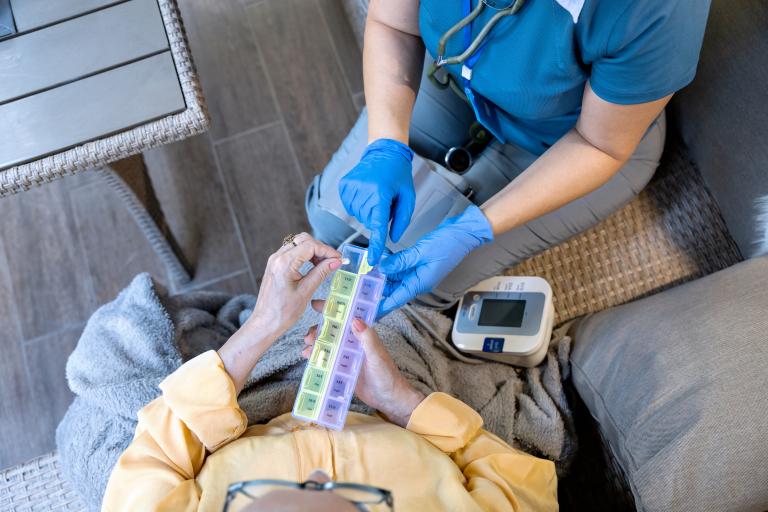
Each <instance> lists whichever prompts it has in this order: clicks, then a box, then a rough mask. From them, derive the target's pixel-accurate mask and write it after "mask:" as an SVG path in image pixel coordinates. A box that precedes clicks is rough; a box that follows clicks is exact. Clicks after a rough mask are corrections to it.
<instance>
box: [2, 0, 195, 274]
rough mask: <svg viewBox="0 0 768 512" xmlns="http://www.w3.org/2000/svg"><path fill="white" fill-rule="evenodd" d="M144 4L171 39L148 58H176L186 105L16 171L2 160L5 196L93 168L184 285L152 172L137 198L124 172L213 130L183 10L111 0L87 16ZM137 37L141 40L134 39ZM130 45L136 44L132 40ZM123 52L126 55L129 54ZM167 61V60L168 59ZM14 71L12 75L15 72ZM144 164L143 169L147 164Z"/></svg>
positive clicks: (163, 1)
mask: <svg viewBox="0 0 768 512" xmlns="http://www.w3.org/2000/svg"><path fill="white" fill-rule="evenodd" d="M140 1H141V2H143V3H142V6H141V7H142V8H144V9H145V10H147V6H149V8H152V9H154V15H155V16H157V8H156V7H159V14H160V16H161V19H162V22H161V23H162V25H163V26H164V28H165V33H166V36H167V46H166V48H164V49H163V50H162V51H155V52H154V53H152V54H149V55H148V56H147V59H146V60H149V59H154V58H157V57H158V55H161V56H166V55H168V54H169V55H170V57H171V58H172V63H173V66H174V67H175V71H176V75H177V77H178V85H179V86H180V89H181V96H183V102H184V105H185V107H184V108H183V109H182V110H180V111H176V112H174V113H172V114H170V115H166V116H164V117H161V118H154V119H152V120H150V121H149V122H144V123H142V124H139V125H133V126H130V127H129V128H127V129H124V130H121V131H117V132H115V131H112V132H109V133H105V134H103V135H101V136H96V137H89V140H88V141H87V142H84V143H80V144H78V145H75V146H74V147H69V148H67V149H65V150H62V151H59V152H53V153H51V152H48V153H46V154H45V155H44V156H41V157H40V158H37V159H29V158H27V159H25V161H24V162H23V163H21V164H19V165H15V166H13V167H6V168H4V169H3V168H2V162H0V197H3V196H7V195H10V194H15V193H18V192H21V191H24V190H28V189H29V188H31V187H33V186H37V185H42V184H43V183H47V182H50V181H52V180H54V179H56V178H59V177H61V176H66V175H71V174H75V173H77V172H79V171H83V170H87V169H95V170H96V171H97V172H98V175H99V176H100V177H101V178H102V179H104V180H105V181H106V182H107V183H108V184H109V186H110V187H112V188H113V189H114V190H116V192H117V193H118V196H119V197H120V198H121V199H122V200H123V202H124V203H125V205H126V207H127V208H128V209H129V211H130V213H131V215H132V216H133V217H134V219H135V221H136V222H137V224H138V226H139V228H140V229H141V230H142V232H143V233H144V235H145V236H146V237H147V240H148V241H149V243H150V245H151V246H152V248H153V250H154V251H155V252H156V253H157V254H158V256H159V257H160V259H161V261H162V262H163V264H164V266H165V268H166V271H167V273H168V277H169V279H170V280H171V282H172V283H174V284H176V285H182V284H184V283H186V282H188V281H189V280H190V279H191V276H190V274H191V272H190V270H191V269H190V267H189V265H188V264H187V263H186V261H185V259H184V258H183V256H182V255H181V251H180V250H179V247H178V244H177V243H176V241H175V239H174V237H173V235H172V234H171V231H170V229H168V226H167V224H166V223H165V220H164V217H163V215H162V210H161V208H160V206H159V203H158V201H157V198H156V197H155V194H154V190H153V189H152V187H151V181H150V180H149V177H148V175H147V174H146V169H145V172H144V173H145V177H146V179H145V183H146V184H147V185H146V188H145V189H144V190H142V191H141V193H140V194H137V192H138V191H137V190H136V189H134V188H133V186H134V184H133V183H132V182H129V181H127V180H125V179H124V178H123V173H122V172H121V171H122V170H123V169H125V168H126V167H127V166H126V165H125V163H124V162H123V163H121V162H120V161H121V160H123V159H126V158H128V157H133V158H135V159H140V158H141V156H140V154H141V153H142V152H143V151H145V150H147V149H150V148H153V147H157V146H160V145H163V144H167V143H170V142H174V141H179V140H182V139H184V138H187V137H190V136H193V135H196V134H199V133H202V132H204V131H205V130H207V128H208V126H209V118H208V113H207V110H206V107H205V102H204V99H203V96H202V91H201V88H200V83H199V81H198V78H197V74H196V71H195V68H194V64H193V62H192V56H191V54H190V51H189V46H188V44H187V40H186V35H185V33H184V28H183V25H182V20H181V17H180V14H179V11H178V7H177V5H176V2H175V1H174V0H157V6H156V7H155V6H154V4H151V5H150V4H147V2H146V0H130V1H129V2H126V3H124V4H118V5H117V7H113V6H112V5H111V4H108V3H106V2H105V6H104V7H103V8H102V9H101V10H100V11H98V10H97V12H94V11H90V12H86V13H84V16H83V18H85V17H86V16H91V17H94V18H95V17H96V16H98V15H101V16H102V19H103V16H104V14H102V13H103V12H106V11H108V10H109V9H111V8H118V7H120V8H127V7H131V5H138V4H139V2H140ZM129 4H130V5H129ZM19 5H22V4H19ZM64 23H69V21H68V20H65V22H63V23H62V24H61V25H64ZM126 23H127V22H126ZM159 26H160V21H157V26H156V27H155V28H158V27H159ZM54 28H58V27H54ZM47 29H48V27H47V26H43V29H42V30H37V29H35V30H30V31H29V32H28V33H29V34H33V32H34V33H40V32H45V30H47ZM158 30H159V28H158ZM25 35H26V34H25V33H24V32H21V33H20V34H19V36H18V38H19V39H21V38H22V37H24V36H25ZM129 36H130V34H129ZM29 39H31V38H29ZM133 39H136V38H135V37H134V38H133ZM129 42H131V44H132V40H131V41H129ZM4 43H5V41H0V51H1V50H2V48H3V46H2V45H3V44H4ZM15 44H16V45H17V46H21V45H19V44H18V42H15ZM39 44H42V43H39ZM112 44H113V47H114V46H115V45H117V44H119V41H118V42H113V43H112ZM163 44H165V41H163ZM114 51H115V52H117V53H120V52H121V51H122V50H121V49H120V48H118V49H117V50H114ZM123 53H125V52H124V51H123ZM165 58H166V59H167V56H166V57H165ZM19 60H21V59H19ZM136 60H137V59H134V60H133V61H128V62H127V64H132V63H133V62H135V61H136ZM169 66H170V64H169ZM106 70H107V71H106V72H111V71H112V70H113V68H111V67H107V68H106ZM10 71H11V72H12V71H13V70H10ZM2 73H3V69H2V68H1V67H0V77H2ZM99 73H101V71H97V72H93V73H91V74H90V75H86V78H89V77H90V76H95V75H98V74H99ZM65 78H66V77H65ZM70 82H71V80H70ZM63 83H64V85H63V86H62V87H61V89H64V88H65V87H68V86H69V85H68V84H69V82H63ZM174 85H175V84H174ZM57 87H59V85H56V86H51V87H48V88H47V89H40V90H42V91H43V92H44V93H46V92H48V91H52V90H55V89H56V88H57ZM29 96H30V95H27V96H26V97H25V96H19V98H21V100H20V101H24V100H25V99H26V98H27V97H29ZM10 104H11V102H10V100H9V101H6V102H5V104H3V101H2V98H0V109H2V108H4V107H6V106H7V105H10ZM11 106H12V105H11ZM122 108H123V110H124V111H127V110H130V108H131V105H123V106H122ZM110 115H111V112H109V111H107V112H96V113H95V114H94V115H93V116H92V117H94V118H96V117H98V118H99V120H100V121H103V120H104V119H109V117H108V116H110ZM86 119H87V117H86ZM33 135H34V133H33ZM136 163H137V162H133V163H132V164H133V165H135V164H136ZM138 163H141V164H142V165H143V161H140V162H138ZM139 197H143V198H145V203H142V202H141V201H140V199H139Z"/></svg>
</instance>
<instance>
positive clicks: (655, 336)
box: [572, 257, 768, 512]
mask: <svg viewBox="0 0 768 512" xmlns="http://www.w3.org/2000/svg"><path fill="white" fill-rule="evenodd" d="M766 276H768V257H763V258H756V259H753V260H748V261H746V262H743V263H740V264H738V265H735V266H733V267H731V268H728V269H726V270H723V271H721V272H718V273H716V274H712V275H710V276H708V277H705V278H702V279H699V280H698V281H694V282H692V283H688V284H685V285H682V286H678V287H676V288H673V289H671V290H668V291H666V292H663V293H660V294H657V295H654V296H652V297H648V298H645V299H642V300H639V301H636V302H633V303H631V304H627V305H624V306H619V307H616V308H612V309H609V310H606V311H603V312H600V313H597V314H595V315H593V316H591V317H588V318H586V319H584V320H583V321H582V322H580V324H579V325H578V326H577V328H576V331H575V337H574V340H575V341H574V350H573V354H572V368H573V382H574V385H575V387H576V389H577V390H578V392H579V394H580V395H581V397H582V398H583V400H584V402H585V403H586V405H587V407H588V408H589V410H590V412H591V414H592V416H594V418H595V419H596V420H597V422H598V423H599V425H600V429H601V431H602V433H603V435H604V437H605V438H606V440H607V441H608V444H609V446H610V448H611V450H612V451H613V453H614V455H615V456H616V458H617V460H618V461H619V463H620V464H621V466H622V468H623V469H624V472H625V473H626V475H627V478H628V480H629V483H630V486H631V487H632V492H633V494H634V496H635V500H636V503H637V506H638V509H639V510H647V511H665V512H666V511H688V510H691V511H697V512H700V511H705V510H712V511H726V510H738V511H742V510H744V511H747V510H755V511H763V510H768V435H767V434H766V432H767V431H766V425H768V334H767V333H768V314H767V313H768V287H766V279H765V278H766Z"/></svg>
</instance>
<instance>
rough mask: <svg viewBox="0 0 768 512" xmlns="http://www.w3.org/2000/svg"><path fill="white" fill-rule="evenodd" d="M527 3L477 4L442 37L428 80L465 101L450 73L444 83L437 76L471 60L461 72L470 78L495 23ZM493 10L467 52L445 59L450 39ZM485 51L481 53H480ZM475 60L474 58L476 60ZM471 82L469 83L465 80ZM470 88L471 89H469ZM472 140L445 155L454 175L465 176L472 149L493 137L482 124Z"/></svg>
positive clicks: (487, 0)
mask: <svg viewBox="0 0 768 512" xmlns="http://www.w3.org/2000/svg"><path fill="white" fill-rule="evenodd" d="M464 1H465V2H467V4H465V11H464V12H466V11H467V10H469V9H468V7H469V4H468V2H469V1H470V0H464ZM524 3H525V0H480V1H479V2H478V3H477V7H475V8H474V9H473V10H472V11H471V12H470V13H469V14H468V15H466V16H465V17H464V18H463V19H461V20H460V21H459V22H458V23H456V24H455V25H454V26H452V27H451V28H449V29H448V30H447V31H446V32H445V33H444V34H443V36H442V37H441V38H440V40H439V42H438V46H437V59H435V60H434V61H433V62H432V66H431V67H430V69H429V73H428V77H429V79H430V80H431V81H432V82H433V83H434V84H435V85H436V86H437V87H439V88H440V89H446V88H448V87H451V88H452V89H454V90H455V91H456V93H457V94H458V95H459V97H461V98H464V99H466V96H465V95H464V91H462V90H461V88H460V87H458V86H457V85H456V83H455V82H454V81H453V80H452V79H451V75H449V74H448V73H446V74H445V80H441V79H440V78H439V77H438V76H437V72H438V71H439V70H440V69H441V68H443V67H444V66H447V65H450V64H464V63H465V62H467V61H468V60H469V59H472V61H473V62H471V63H468V65H464V66H463V67H464V68H467V69H462V78H465V79H466V78H467V74H468V75H469V78H471V67H472V65H473V64H474V61H475V60H476V59H477V58H478V57H479V53H478V54H477V55H475V52H477V51H478V49H480V47H481V46H482V45H483V42H484V41H485V40H486V37H487V36H488V34H489V33H490V32H491V30H492V29H493V27H494V26H495V25H496V23H498V22H499V20H501V19H502V18H504V17H505V16H512V15H513V14H516V13H517V12H518V11H519V10H520V8H521V7H522V6H523V4H524ZM486 5H487V6H488V7H490V8H491V9H494V10H496V11H497V12H496V14H494V15H493V17H491V19H490V20H488V22H487V23H486V24H485V26H484V27H483V28H482V30H481V31H480V33H479V34H478V35H477V37H475V39H474V40H473V41H472V42H471V43H470V44H469V46H467V48H466V49H465V50H464V51H463V52H462V53H461V54H459V55H455V56H453V57H446V56H445V47H446V46H447V45H448V40H450V39H451V37H453V36H454V35H456V33H457V32H459V31H460V30H462V29H464V28H465V27H466V26H467V25H469V24H470V23H472V22H473V21H474V20H475V19H476V18H477V17H478V16H479V15H480V13H481V12H482V11H483V8H484V7H485V6H486ZM481 51H482V50H481ZM473 56H474V57H473ZM466 81H467V82H468V80H466ZM467 86H468V85H467ZM470 135H471V140H470V142H469V143H468V144H466V145H464V146H456V147H452V148H450V149H449V150H448V152H447V153H446V154H445V159H444V163H445V167H446V168H447V169H448V170H450V171H453V172H455V173H456V174H464V173H465V172H466V171H467V170H469V168H470V167H471V166H472V163H473V153H472V151H471V150H470V148H471V147H472V146H477V147H479V148H480V149H482V148H483V147H485V146H486V145H487V144H488V142H490V138H491V136H490V134H489V133H488V132H487V130H485V129H483V128H482V126H480V125H479V123H475V124H474V125H473V127H472V129H471V130H470Z"/></svg>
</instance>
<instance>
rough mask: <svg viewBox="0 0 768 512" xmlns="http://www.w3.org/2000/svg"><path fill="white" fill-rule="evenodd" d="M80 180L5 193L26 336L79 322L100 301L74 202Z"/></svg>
mask: <svg viewBox="0 0 768 512" xmlns="http://www.w3.org/2000/svg"><path fill="white" fill-rule="evenodd" d="M72 180H74V181H72ZM77 182H78V180H77V179H76V178H67V179H66V180H59V181H56V182H54V183H50V184H47V185H46V186H44V187H39V188H34V189H31V190H29V191H27V192H24V193H23V194H18V195H15V196H11V197H5V198H3V199H0V219H2V222H0V238H2V240H3V243H4V246H5V252H6V255H7V259H8V261H7V269H8V275H9V276H10V279H11V289H12V292H13V300H14V302H15V303H16V305H17V306H16V308H17V312H18V313H17V314H18V321H19V323H20V328H21V335H22V337H23V339H31V338H37V337H40V336H43V335H45V334H48V333H49V332H51V331H55V330H59V329H61V328H63V327H65V326H66V325H75V324H77V325H79V324H81V323H82V322H84V321H85V319H86V318H87V317H88V315H89V314H90V312H91V311H92V310H93V309H94V307H95V303H94V301H93V298H92V294H91V281H90V275H89V272H88V269H87V266H86V265H85V255H84V254H83V253H82V252H81V249H80V246H79V243H78V229H77V227H76V225H75V222H74V214H73V212H72V209H71V207H70V204H69V196H68V194H69V187H70V186H71V184H73V183H77ZM0 318H6V317H0ZM0 359H2V358H0ZM0 375H2V373H0Z"/></svg>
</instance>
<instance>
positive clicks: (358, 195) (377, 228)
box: [339, 139, 416, 265]
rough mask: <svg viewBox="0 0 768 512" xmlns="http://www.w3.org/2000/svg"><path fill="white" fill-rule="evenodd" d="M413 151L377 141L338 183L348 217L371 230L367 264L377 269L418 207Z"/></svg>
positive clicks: (401, 146) (388, 142)
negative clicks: (414, 185) (415, 207)
mask: <svg viewBox="0 0 768 512" xmlns="http://www.w3.org/2000/svg"><path fill="white" fill-rule="evenodd" d="M412 160H413V151H411V148H409V147H408V146H406V145H405V144H403V143H402V142H398V141H396V140H392V139H378V140H375V141H373V142H371V143H370V144H369V145H368V147H367V148H366V150H365V152H364V153H363V156H362V157H361V158H360V162H359V163H358V164H357V165H356V166H355V167H353V168H352V170H351V171H349V172H348V173H347V175H346V176H344V177H343V178H342V179H341V181H339V195H340V196H341V202H342V203H343V204H344V208H346V210H347V213H349V214H350V215H352V216H353V217H355V218H356V219H357V220H359V221H360V222H362V223H363V224H364V225H365V227H366V228H368V229H370V230H371V238H370V242H369V246H368V263H369V264H370V265H376V264H377V263H378V262H379V258H381V253H382V252H383V251H384V246H385V244H386V242H387V231H388V229H389V221H390V220H392V229H391V231H390V236H391V237H392V240H393V241H395V242H397V241H398V240H400V237H401V236H403V232H405V228H407V227H408V223H409V222H410V221H411V215H412V214H413V207H414V205H415V204H416V191H415V190H414V188H413V176H412V174H411V172H412V171H411V162H412Z"/></svg>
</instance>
